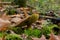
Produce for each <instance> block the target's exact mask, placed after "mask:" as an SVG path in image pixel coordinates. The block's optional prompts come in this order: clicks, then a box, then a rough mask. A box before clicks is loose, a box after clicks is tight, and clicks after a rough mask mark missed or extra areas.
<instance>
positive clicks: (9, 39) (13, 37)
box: [6, 34, 22, 40]
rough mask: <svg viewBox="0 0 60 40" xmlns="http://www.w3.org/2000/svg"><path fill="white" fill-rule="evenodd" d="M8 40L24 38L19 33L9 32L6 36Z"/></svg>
mask: <svg viewBox="0 0 60 40" xmlns="http://www.w3.org/2000/svg"><path fill="white" fill-rule="evenodd" d="M6 40H22V39H21V38H20V36H18V35H17V34H9V35H7V36H6Z"/></svg>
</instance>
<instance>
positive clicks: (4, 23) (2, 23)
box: [0, 18, 10, 31]
mask: <svg viewBox="0 0 60 40" xmlns="http://www.w3.org/2000/svg"><path fill="white" fill-rule="evenodd" d="M9 25H10V21H8V20H3V19H1V18H0V31H2V30H6V29H7V27H8V26H9Z"/></svg>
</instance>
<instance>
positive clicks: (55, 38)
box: [49, 33, 60, 40]
mask: <svg viewBox="0 0 60 40" xmlns="http://www.w3.org/2000/svg"><path fill="white" fill-rule="evenodd" d="M49 40H60V39H59V38H58V36H56V35H54V34H53V33H51V36H50V39H49Z"/></svg>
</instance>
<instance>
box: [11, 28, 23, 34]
mask: <svg viewBox="0 0 60 40" xmlns="http://www.w3.org/2000/svg"><path fill="white" fill-rule="evenodd" d="M12 31H14V32H15V33H16V34H22V33H24V30H23V29H22V28H20V27H14V28H12Z"/></svg>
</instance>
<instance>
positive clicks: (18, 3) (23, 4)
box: [14, 0, 27, 7]
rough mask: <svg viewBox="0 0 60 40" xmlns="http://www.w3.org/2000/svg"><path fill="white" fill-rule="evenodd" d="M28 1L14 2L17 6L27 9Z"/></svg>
mask: <svg viewBox="0 0 60 40" xmlns="http://www.w3.org/2000/svg"><path fill="white" fill-rule="evenodd" d="M26 1H27V0H14V3H15V4H16V5H19V7H25V6H26Z"/></svg>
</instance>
